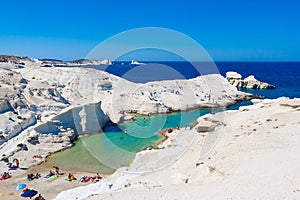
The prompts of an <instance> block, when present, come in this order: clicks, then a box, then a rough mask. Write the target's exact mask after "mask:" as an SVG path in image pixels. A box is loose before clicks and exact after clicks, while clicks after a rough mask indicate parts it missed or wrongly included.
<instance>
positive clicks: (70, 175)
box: [68, 173, 77, 181]
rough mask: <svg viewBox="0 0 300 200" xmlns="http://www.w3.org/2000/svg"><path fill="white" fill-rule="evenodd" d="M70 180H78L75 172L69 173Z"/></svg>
mask: <svg viewBox="0 0 300 200" xmlns="http://www.w3.org/2000/svg"><path fill="white" fill-rule="evenodd" d="M68 180H69V181H74V180H77V179H76V178H75V176H74V175H73V174H71V173H69V175H68Z"/></svg>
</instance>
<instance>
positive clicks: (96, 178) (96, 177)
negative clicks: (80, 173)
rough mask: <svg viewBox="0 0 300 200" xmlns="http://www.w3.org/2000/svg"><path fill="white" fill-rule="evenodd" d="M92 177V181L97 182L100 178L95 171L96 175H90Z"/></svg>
mask: <svg viewBox="0 0 300 200" xmlns="http://www.w3.org/2000/svg"><path fill="white" fill-rule="evenodd" d="M92 179H93V182H98V181H99V180H100V179H102V177H101V176H100V174H99V173H97V174H96V176H93V177H92Z"/></svg>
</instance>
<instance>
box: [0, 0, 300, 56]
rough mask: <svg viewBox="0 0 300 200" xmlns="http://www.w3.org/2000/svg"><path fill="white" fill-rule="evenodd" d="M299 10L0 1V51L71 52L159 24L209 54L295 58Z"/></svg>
mask: <svg viewBox="0 0 300 200" xmlns="http://www.w3.org/2000/svg"><path fill="white" fill-rule="evenodd" d="M299 10H300V3H299V1H296V0H295V1H290V0H286V1H277V0H275V1H270V0H265V1H264V0H262V1H259V0H253V1H240V0H227V1H214V0H212V1H207V0H206V1H201V0H199V1H196V0H194V1H193V0H185V1H162V0H151V1H113V0H112V1H97V0H85V1H76V0H75V1H70V2H69V1H62V0H60V1H58V0H52V1H34V0H27V1H14V0H11V1H3V2H1V12H0V17H1V26H0V54H13V55H27V56H30V57H38V58H45V57H48V58H57V59H63V60H72V59H77V58H84V57H86V56H87V54H88V53H89V52H90V51H91V50H92V49H93V48H94V47H95V46H96V45H97V44H99V43H100V42H102V41H103V40H105V39H107V38H108V37H111V36H112V35H114V34H117V33H120V32H122V31H126V30H128V29H133V28H139V27H164V28H169V29H173V30H176V31H179V32H181V33H184V34H186V35H188V36H190V37H191V38H193V39H194V40H196V41H197V42H198V43H200V44H201V45H202V46H203V47H204V48H205V49H206V50H207V51H208V53H209V54H210V55H211V56H212V58H213V59H214V60H219V61H223V60H224V61H227V60H235V61H256V60H264V61H269V60H273V61H278V60H280V61H295V60H297V61H299V60H300V48H299V47H300V37H299V35H300V26H299V20H300V12H299ZM124 45H130V44H124ZM108 57H109V52H108ZM162 59H163V58H162Z"/></svg>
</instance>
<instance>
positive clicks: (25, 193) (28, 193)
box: [21, 190, 38, 198]
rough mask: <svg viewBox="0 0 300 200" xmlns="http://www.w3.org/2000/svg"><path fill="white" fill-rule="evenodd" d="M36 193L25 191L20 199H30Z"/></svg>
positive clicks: (34, 191)
mask: <svg viewBox="0 0 300 200" xmlns="http://www.w3.org/2000/svg"><path fill="white" fill-rule="evenodd" d="M37 193H38V192H37V191H36V190H27V191H26V192H24V193H22V194H21V197H25V198H31V197H33V196H35V195H36V194H37Z"/></svg>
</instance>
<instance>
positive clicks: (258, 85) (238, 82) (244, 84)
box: [226, 72, 275, 89]
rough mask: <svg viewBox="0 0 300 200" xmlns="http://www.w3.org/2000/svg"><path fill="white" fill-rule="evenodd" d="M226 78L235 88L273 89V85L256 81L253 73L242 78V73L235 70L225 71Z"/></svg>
mask: <svg viewBox="0 0 300 200" xmlns="http://www.w3.org/2000/svg"><path fill="white" fill-rule="evenodd" d="M226 79H227V80H228V82H229V83H230V84H232V85H234V86H236V87H237V88H247V89H274V88H275V86H274V85H271V84H268V83H265V82H261V81H258V80H257V79H256V78H255V77H254V76H253V75H251V76H248V77H247V78H245V79H244V80H242V75H240V74H238V73H237V72H227V73H226Z"/></svg>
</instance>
